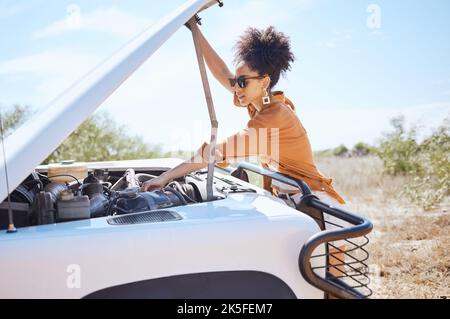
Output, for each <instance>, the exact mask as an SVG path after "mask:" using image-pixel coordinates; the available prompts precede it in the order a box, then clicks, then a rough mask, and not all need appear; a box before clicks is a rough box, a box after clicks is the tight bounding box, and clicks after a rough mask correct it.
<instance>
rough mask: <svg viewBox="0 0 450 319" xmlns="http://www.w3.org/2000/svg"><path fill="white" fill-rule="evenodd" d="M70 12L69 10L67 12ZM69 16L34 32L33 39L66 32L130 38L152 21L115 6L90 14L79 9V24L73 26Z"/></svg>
mask: <svg viewBox="0 0 450 319" xmlns="http://www.w3.org/2000/svg"><path fill="white" fill-rule="evenodd" d="M69 11H70V10H69ZM71 14H73V13H70V12H68V15H67V17H65V18H64V19H61V20H58V21H55V22H53V23H51V24H50V25H48V26H47V27H45V28H43V29H41V30H38V31H36V32H35V33H34V34H33V38H34V39H42V38H48V37H54V36H59V35H62V34H64V33H67V32H75V31H88V32H103V33H110V34H113V35H115V36H119V37H124V38H130V37H133V36H135V35H136V34H137V33H139V32H140V31H142V30H144V29H145V27H148V26H149V25H150V24H151V23H152V20H151V19H149V18H145V17H142V16H138V15H135V14H131V13H127V12H125V11H122V10H120V9H119V8H118V7H116V6H112V7H108V8H105V7H100V8H97V9H96V10H94V11H92V12H87V13H84V12H83V11H82V8H80V12H79V13H77V14H79V24H76V25H75V26H74V23H73V19H72V17H71Z"/></svg>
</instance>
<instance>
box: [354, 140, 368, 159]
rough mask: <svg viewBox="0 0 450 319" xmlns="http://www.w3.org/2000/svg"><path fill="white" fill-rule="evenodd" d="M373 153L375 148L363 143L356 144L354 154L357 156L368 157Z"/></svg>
mask: <svg viewBox="0 0 450 319" xmlns="http://www.w3.org/2000/svg"><path fill="white" fill-rule="evenodd" d="M371 153H373V147H371V146H370V145H368V144H366V143H363V142H359V143H357V144H355V146H353V149H352V154H353V155H355V156H366V155H369V154H371Z"/></svg>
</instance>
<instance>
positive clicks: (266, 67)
mask: <svg viewBox="0 0 450 319" xmlns="http://www.w3.org/2000/svg"><path fill="white" fill-rule="evenodd" d="M294 60H295V57H294V54H293V53H292V52H291V45H290V40H289V37H287V36H286V35H285V34H284V33H282V32H277V31H276V30H275V28H274V27H273V26H270V27H268V28H267V29H265V30H259V29H256V28H248V29H247V30H246V31H245V32H244V34H243V35H242V36H241V37H240V39H239V40H238V42H237V43H236V46H235V56H234V62H235V63H236V64H237V63H239V62H241V61H243V62H244V63H246V64H247V65H248V66H249V67H250V68H251V69H252V70H254V71H255V72H258V73H259V75H264V74H268V75H269V76H270V79H271V83H270V89H272V88H273V87H274V86H275V85H276V84H277V83H278V80H279V79H280V75H281V74H283V75H284V74H285V73H286V72H287V71H289V70H290V69H291V62H293V61H294Z"/></svg>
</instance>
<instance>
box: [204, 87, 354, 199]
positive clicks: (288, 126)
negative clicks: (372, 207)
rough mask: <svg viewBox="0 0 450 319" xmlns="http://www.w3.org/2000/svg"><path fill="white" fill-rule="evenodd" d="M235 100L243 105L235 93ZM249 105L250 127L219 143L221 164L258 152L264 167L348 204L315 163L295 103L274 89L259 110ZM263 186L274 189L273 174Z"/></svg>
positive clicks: (235, 102)
mask: <svg viewBox="0 0 450 319" xmlns="http://www.w3.org/2000/svg"><path fill="white" fill-rule="evenodd" d="M234 104H235V105H236V106H238V107H242V106H241V105H240V103H239V101H238V99H237V96H236V94H235V95H234ZM243 107H245V106H243ZM246 108H247V111H248V114H249V116H250V120H249V122H248V123H247V127H246V128H245V129H243V130H241V131H240V132H238V133H236V134H234V135H233V136H230V137H228V138H227V139H226V140H225V141H223V142H222V143H219V144H218V145H217V149H218V150H219V151H220V152H221V153H222V155H223V157H222V158H223V161H219V162H218V163H217V164H218V166H227V165H228V163H227V161H226V160H227V159H236V158H241V157H249V156H258V157H259V159H260V161H261V163H262V166H263V167H265V168H268V167H269V166H270V167H272V168H273V167H275V168H276V170H277V171H278V172H280V173H282V174H285V175H288V176H290V177H293V178H297V179H300V180H303V181H304V182H306V183H307V184H308V186H309V187H310V188H311V190H312V191H325V192H327V193H328V194H329V195H330V196H332V197H333V198H335V199H336V200H337V201H338V202H339V203H341V204H345V201H344V199H343V198H342V197H341V196H339V194H338V193H337V192H336V191H335V190H334V189H333V186H332V179H331V178H328V177H324V176H323V175H322V174H321V173H320V172H319V170H318V169H317V167H316V165H315V164H314V160H313V153H312V149H311V145H310V142H309V138H308V135H307V132H306V130H305V128H304V127H303V125H302V123H301V122H300V120H299V118H298V117H297V115H296V113H295V106H294V104H293V103H292V102H291V101H290V100H289V99H288V98H287V97H285V95H284V93H283V92H281V91H278V92H275V93H274V94H273V95H272V96H271V103H270V104H267V105H264V107H263V109H262V110H261V111H260V112H258V111H257V110H256V109H255V108H254V107H253V106H252V105H248V106H246ZM205 145H207V144H206V143H205V144H204V145H203V146H202V149H203V147H204V146H205ZM264 188H265V189H266V190H268V191H271V192H273V189H272V188H271V178H268V177H264Z"/></svg>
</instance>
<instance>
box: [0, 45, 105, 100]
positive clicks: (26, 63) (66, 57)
mask: <svg viewBox="0 0 450 319" xmlns="http://www.w3.org/2000/svg"><path fill="white" fill-rule="evenodd" d="M100 61H101V59H100V58H99V57H96V56H93V55H87V54H83V53H75V52H66V51H45V52H41V53H38V54H34V55H29V56H23V57H19V58H15V59H11V60H6V61H0V75H3V76H5V78H8V79H9V78H15V77H18V76H21V75H24V76H26V78H28V79H31V80H32V82H33V83H34V86H33V87H32V88H29V89H33V90H34V91H35V94H36V95H35V96H34V97H33V101H34V103H33V104H34V106H35V107H40V106H42V105H44V104H46V103H48V102H49V101H50V100H51V99H53V98H55V97H56V96H57V95H59V94H60V93H61V92H62V91H63V90H65V89H67V88H68V87H69V86H70V85H71V84H73V83H75V81H76V80H78V79H79V78H81V77H82V76H83V75H85V74H86V73H87V72H88V71H89V70H91V69H92V68H93V67H94V66H95V65H97V64H98V63H99V62H100ZM18 85H20V82H19V83H18ZM27 86H28V85H27ZM15 98H20V97H15Z"/></svg>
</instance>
